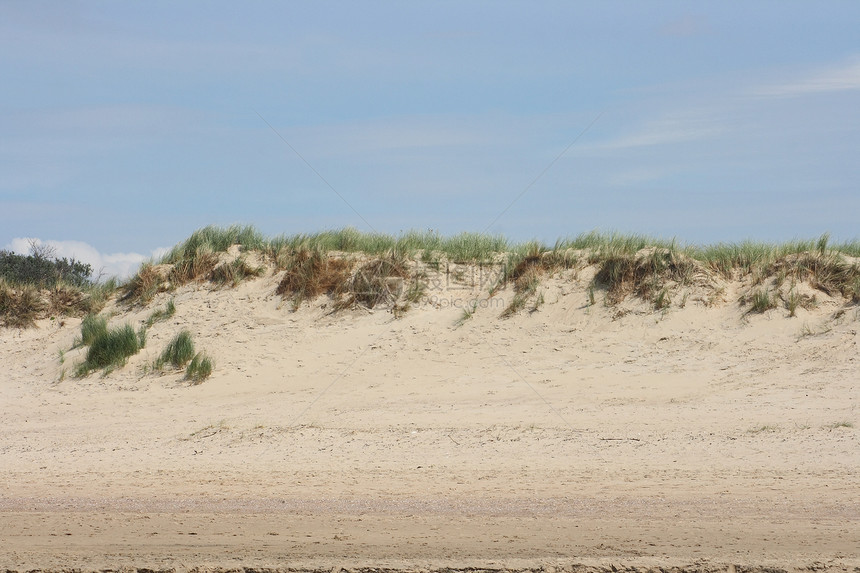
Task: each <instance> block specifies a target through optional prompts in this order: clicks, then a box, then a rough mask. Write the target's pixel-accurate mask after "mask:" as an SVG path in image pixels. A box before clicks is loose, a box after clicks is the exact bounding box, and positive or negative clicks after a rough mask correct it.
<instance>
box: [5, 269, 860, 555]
mask: <svg viewBox="0 0 860 573" xmlns="http://www.w3.org/2000/svg"><path fill="white" fill-rule="evenodd" d="M449 279H450V277H449ZM588 279H589V277H588V274H587V270H586V271H584V272H582V273H580V274H579V275H578V276H577V277H576V278H572V277H569V276H562V275H556V276H554V277H553V278H549V279H546V280H544V281H543V282H542V285H541V287H540V288H541V293H542V295H543V304H542V305H540V306H539V307H538V308H537V309H536V310H534V311H531V310H530V309H524V310H523V311H521V312H519V313H517V314H516V315H514V316H512V317H510V318H500V317H499V315H500V313H501V311H502V309H503V308H504V305H505V303H506V302H509V299H510V297H511V296H512V292H511V289H510V287H508V288H507V289H505V290H502V291H501V292H499V293H498V294H496V296H495V297H494V298H493V299H486V298H485V297H486V288H484V285H476V284H474V282H473V281H472V282H470V280H469V278H468V276H466V277H465V278H464V276H463V274H462V273H460V274H458V275H457V278H456V280H448V281H447V282H446V283H445V284H439V285H434V286H433V288H431V289H430V290H429V291H428V292H427V293H426V296H425V299H424V300H423V301H422V302H420V303H418V304H414V305H413V306H412V308H410V309H409V310H408V311H407V312H405V314H403V315H402V316H400V317H395V316H394V314H393V313H392V312H391V311H390V309H387V308H376V309H373V310H362V309H351V310H345V311H341V312H339V313H336V314H331V313H330V311H331V305H330V304H329V303H328V301H327V299H326V298H325V297H321V298H319V299H317V300H315V301H312V302H311V303H304V304H303V305H302V306H301V307H300V308H299V309H298V310H296V311H293V310H292V308H291V305H290V304H289V303H288V302H284V301H283V300H282V299H281V298H280V297H279V296H275V294H274V291H275V287H276V285H277V281H278V276H277V275H273V274H272V273H271V272H269V274H267V275H266V276H265V277H263V278H259V279H256V280H250V281H247V282H244V283H242V284H241V285H239V286H238V287H236V288H214V287H213V286H212V285H211V284H208V283H206V284H191V285H186V286H184V287H182V288H180V289H178V290H177V291H175V292H173V293H162V294H160V295H158V296H157V297H156V298H155V299H154V300H153V301H152V303H150V304H149V305H148V306H146V307H140V306H136V307H131V308H127V307H125V306H122V305H119V304H117V303H116V302H112V303H111V304H110V305H109V306H108V308H106V309H105V311H104V312H105V313H108V314H109V315H110V316H111V320H110V322H111V324H123V323H126V322H128V323H131V324H133V325H135V326H137V325H139V324H141V322H142V321H144V320H145V319H146V318H147V317H148V316H149V315H150V314H151V313H152V312H153V310H154V309H156V308H159V307H163V306H164V304H165V303H166V301H167V300H168V298H170V297H174V298H175V304H176V309H177V311H176V314H175V315H174V316H173V317H171V318H170V319H168V320H166V321H162V322H158V323H156V324H154V325H153V326H152V327H151V328H150V329H149V331H148V337H147V343H146V347H145V349H144V350H143V351H142V352H141V353H140V354H138V355H136V356H134V357H133V358H132V359H130V360H129V362H128V364H127V365H126V366H125V367H123V368H120V369H117V370H115V371H113V372H112V373H110V374H108V375H106V376H103V375H102V374H101V373H98V372H96V373H93V374H91V375H90V376H88V377H86V378H82V379H78V378H75V377H73V376H72V372H73V370H74V366H75V364H77V363H78V362H80V361H81V360H82V358H83V355H84V352H85V349H76V350H70V349H71V348H72V346H73V344H74V339H75V338H76V337H77V336H79V335H80V330H79V324H80V319H76V318H67V319H64V320H49V319H47V320H42V321H40V322H39V324H38V327H37V328H32V329H26V330H15V329H3V330H0V412H2V421H0V570H3V569H9V570H15V571H25V570H31V569H42V570H61V569H73V568H74V569H81V570H103V569H111V570H121V569H135V568H137V569H143V568H150V569H156V570H164V569H173V570H176V571H187V570H193V569H199V570H215V569H219V568H221V569H232V568H242V567H244V568H255V569H265V568H276V569H284V570H285V569H289V568H292V569H294V570H308V571H310V570H313V571H322V570H325V571H331V570H333V569H335V570H336V569H338V568H344V569H349V570H354V571H360V570H362V568H376V569H373V570H374V571H380V570H385V569H392V570H426V571H431V570H444V569H445V568H456V569H463V568H470V567H473V568H479V569H486V570H525V569H531V570H534V571H537V570H542V571H544V572H547V571H549V572H552V571H559V572H560V571H570V572H572V571H582V572H585V571H595V572H597V571H608V572H612V571H634V570H635V571H644V570H647V569H652V568H654V569H656V568H663V569H665V570H668V569H669V568H671V567H680V568H684V569H689V570H698V571H731V570H732V569H733V568H736V570H737V571H757V570H761V571H765V570H768V568H776V569H785V570H819V569H821V570H824V569H828V570H835V571H860V410H858V406H860V386H858V381H860V353H858V343H860V333H858V331H860V317H858V309H857V307H856V305H854V306H852V305H850V304H848V305H846V303H845V301H842V300H841V299H840V300H837V299H831V298H830V297H828V296H827V295H826V294H825V293H820V292H819V293H817V305H816V306H815V307H814V308H809V309H802V308H801V309H798V311H797V316H795V317H789V316H788V311H786V310H785V309H784V308H776V309H773V310H770V311H767V312H765V313H763V314H747V313H745V309H744V308H742V307H741V306H739V304H738V302H737V298H738V292H739V291H740V289H742V288H743V285H740V284H733V283H727V284H725V285H723V287H722V288H721V290H720V291H719V296H718V297H713V296H711V295H710V294H708V295H707V296H706V294H707V293H705V294H702V293H698V294H697V292H696V291H695V289H694V290H693V291H691V292H690V293H689V294H688V297H687V299H686V300H685V301H684V305H683V308H682V307H681V306H680V303H679V297H678V296H676V299H675V303H674V304H673V306H671V307H670V308H669V309H668V310H667V311H655V310H654V309H653V306H651V305H649V304H646V303H644V302H641V301H638V300H636V299H634V298H629V299H627V300H625V301H624V302H623V303H622V304H620V305H618V306H606V305H605V304H603V300H602V293H599V292H598V293H597V300H596V302H595V304H590V303H589V295H588V292H587V287H588V282H589V281H588ZM476 296H477V297H484V298H481V302H480V303H479V304H478V308H477V310H476V311H475V313H474V315H473V316H472V317H471V318H469V319H467V320H464V321H463V322H462V324H458V319H460V318H462V315H463V310H462V309H463V305H464V304H466V303H467V302H468V301H470V300H472V299H473V298H474V297H476ZM709 297H710V298H709ZM61 323H62V324H61ZM182 329H188V330H189V331H190V332H191V333H192V335H193V337H194V341H195V344H196V345H197V348H198V349H201V350H205V351H206V352H207V353H209V354H210V355H211V356H212V357H214V359H215V363H216V366H215V371H214V374H213V375H212V377H211V378H209V379H208V380H206V381H204V382H203V383H201V384H198V385H193V384H189V383H188V382H187V381H184V380H183V375H182V373H180V372H172V371H165V372H163V373H153V372H151V371H148V370H151V369H150V368H148V366H149V365H151V364H152V362H153V361H154V359H155V358H156V357H157V356H158V354H159V353H160V352H161V350H162V349H163V347H164V345H165V344H166V343H167V341H168V340H170V338H171V337H173V336H174V335H175V334H177V333H178V332H179V331H180V330H182ZM61 353H62V357H61Z"/></svg>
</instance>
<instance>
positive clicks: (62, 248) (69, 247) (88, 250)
mask: <svg viewBox="0 0 860 573" xmlns="http://www.w3.org/2000/svg"><path fill="white" fill-rule="evenodd" d="M31 244H35V245H37V246H46V247H49V248H51V249H53V250H54V255H55V256H57V257H60V258H63V257H65V258H69V259H76V260H78V261H81V262H82V263H87V264H89V265H91V266H92V268H93V278H94V279H98V278H99V276H100V275H101V278H102V279H105V278H108V277H112V276H115V277H118V278H121V279H122V278H127V277H130V276H131V275H133V274H134V273H135V272H136V271H137V269H138V267H140V265H141V263H143V262H145V261H148V260H149V259H158V258H159V257H161V256H162V255H164V254H165V253H166V252H167V251H168V249H167V248H158V249H155V250H154V251H152V252H151V253H150V254H149V255H142V254H140V253H110V254H105V253H100V252H99V251H98V249H96V248H95V247H93V246H92V245H90V244H88V243H84V242H82V241H43V240H41V239H37V238H31V237H18V238H15V239H12V240H11V241H10V242H9V243H8V244H7V245H6V247H5V248H6V250H9V251H13V252H15V253H20V254H22V255H26V254H29V253H30V246H31Z"/></svg>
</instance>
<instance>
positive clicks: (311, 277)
mask: <svg viewBox="0 0 860 573" xmlns="http://www.w3.org/2000/svg"><path fill="white" fill-rule="evenodd" d="M352 264H353V263H352V261H350V260H348V259H345V258H336V257H330V256H329V255H328V254H327V253H326V252H325V251H323V250H321V249H318V248H317V249H301V250H299V251H298V252H296V253H294V254H293V256H292V257H291V260H290V261H289V263H287V272H286V273H285V274H284V277H283V278H282V279H281V282H280V283H278V288H277V289H276V290H275V294H278V295H280V296H281V297H283V298H290V299H291V300H292V302H293V308H294V309H296V308H298V307H299V305H300V304H301V303H302V302H304V301H306V300H312V299H314V298H316V297H318V296H320V295H322V294H328V295H330V296H331V295H338V294H340V293H342V292H343V290H344V289H345V285H346V282H347V280H348V279H349V273H350V270H351V268H352Z"/></svg>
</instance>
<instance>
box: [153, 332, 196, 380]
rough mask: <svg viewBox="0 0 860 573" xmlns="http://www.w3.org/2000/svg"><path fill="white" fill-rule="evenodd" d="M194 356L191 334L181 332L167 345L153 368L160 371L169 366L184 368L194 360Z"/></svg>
mask: <svg viewBox="0 0 860 573" xmlns="http://www.w3.org/2000/svg"><path fill="white" fill-rule="evenodd" d="M194 354H195V352H194V341H193V340H192V338H191V333H190V332H188V331H187V330H183V331H182V332H180V333H179V334H177V335H176V336H174V337H173V338H172V339H171V340H170V342H168V343H167V346H165V347H164V350H163V351H162V352H161V355H160V356H159V357H158V359H157V360H156V361H155V367H156V369H159V370H160V369H161V368H163V367H164V366H165V365H167V364H169V365H170V366H173V367H174V368H184V367H185V366H186V365H187V364H188V363H189V362H190V361H191V359H192V358H194Z"/></svg>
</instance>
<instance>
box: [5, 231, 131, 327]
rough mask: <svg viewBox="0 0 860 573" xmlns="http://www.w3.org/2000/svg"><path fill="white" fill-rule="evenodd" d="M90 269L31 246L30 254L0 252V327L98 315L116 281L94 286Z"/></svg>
mask: <svg viewBox="0 0 860 573" xmlns="http://www.w3.org/2000/svg"><path fill="white" fill-rule="evenodd" d="M91 275H92V267H90V265H88V264H84V263H82V262H80V261H77V260H75V259H68V258H57V257H55V256H54V252H53V250H52V249H50V248H49V247H45V246H43V245H37V244H35V243H33V244H32V245H31V252H30V254H29V255H19V254H16V253H10V252H8V251H0V325H2V326H6V327H14V328H25V327H29V326H33V325H34V324H35V322H36V320H39V319H41V318H47V317H51V316H53V317H60V316H82V315H85V314H87V313H90V312H98V311H99V310H101V308H102V307H103V306H104V304H105V302H106V300H107V297H108V296H109V295H110V293H111V292H113V290H114V289H115V288H116V281H112V280H110V281H107V282H105V283H101V284H99V283H96V282H94V281H93V280H92V279H91Z"/></svg>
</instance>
